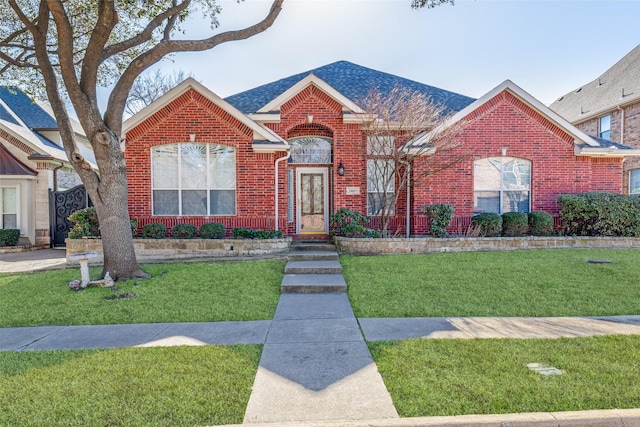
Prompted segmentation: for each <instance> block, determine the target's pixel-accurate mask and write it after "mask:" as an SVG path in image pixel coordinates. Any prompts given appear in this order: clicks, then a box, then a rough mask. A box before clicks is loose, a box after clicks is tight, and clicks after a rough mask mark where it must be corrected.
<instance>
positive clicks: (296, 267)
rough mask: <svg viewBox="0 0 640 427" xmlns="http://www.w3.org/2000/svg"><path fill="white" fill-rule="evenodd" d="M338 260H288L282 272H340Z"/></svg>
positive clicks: (340, 267)
mask: <svg viewBox="0 0 640 427" xmlns="http://www.w3.org/2000/svg"><path fill="white" fill-rule="evenodd" d="M341 273H342V266H341V265H340V261H336V260H330V261H289V262H287V265H286V266H285V267H284V274H319V275H323V274H341Z"/></svg>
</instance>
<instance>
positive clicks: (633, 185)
mask: <svg viewBox="0 0 640 427" xmlns="http://www.w3.org/2000/svg"><path fill="white" fill-rule="evenodd" d="M629 194H640V169H635V170H632V171H631V172H630V176H629Z"/></svg>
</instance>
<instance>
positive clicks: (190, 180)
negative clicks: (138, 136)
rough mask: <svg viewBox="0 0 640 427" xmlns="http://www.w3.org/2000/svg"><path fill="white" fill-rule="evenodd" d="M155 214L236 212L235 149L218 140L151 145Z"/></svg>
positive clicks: (232, 213) (219, 213)
mask: <svg viewBox="0 0 640 427" xmlns="http://www.w3.org/2000/svg"><path fill="white" fill-rule="evenodd" d="M151 168H152V169H151V175H152V180H151V186H152V194H153V214H154V215H185V216H188V215H204V216H206V215H235V213H236V151H235V149H234V148H233V147H227V146H225V145H215V144H198V143H181V144H167V145H160V146H156V147H153V148H152V149H151Z"/></svg>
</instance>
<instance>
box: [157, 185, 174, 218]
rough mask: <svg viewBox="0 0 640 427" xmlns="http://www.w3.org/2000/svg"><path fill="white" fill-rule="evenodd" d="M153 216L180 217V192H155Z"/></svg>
mask: <svg viewBox="0 0 640 427" xmlns="http://www.w3.org/2000/svg"><path fill="white" fill-rule="evenodd" d="M153 214H154V215H178V190H154V191H153Z"/></svg>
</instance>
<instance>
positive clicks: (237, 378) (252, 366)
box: [0, 346, 261, 426]
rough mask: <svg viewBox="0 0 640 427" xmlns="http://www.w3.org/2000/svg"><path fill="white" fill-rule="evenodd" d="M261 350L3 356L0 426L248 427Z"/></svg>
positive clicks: (189, 349) (146, 350) (232, 348)
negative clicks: (240, 425)
mask: <svg viewBox="0 0 640 427" xmlns="http://www.w3.org/2000/svg"><path fill="white" fill-rule="evenodd" d="M260 351H261V346H229V347H215V346H204V347H167V348H126V349H117V350H83V351H77V350H73V351H70V350H65V351H38V352H19V353H16V352H0V425H6V426H9V425H20V426H43V425H78V426H79V425H87V426H88V425H91V426H187V425H188V426H193V425H214V424H215V425H218V424H237V423H242V419H243V416H244V412H245V408H246V405H247V402H248V401H249V396H250V395H251V387H252V385H253V380H254V378H255V374H256V371H257V368H258V361H259V358H260Z"/></svg>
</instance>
